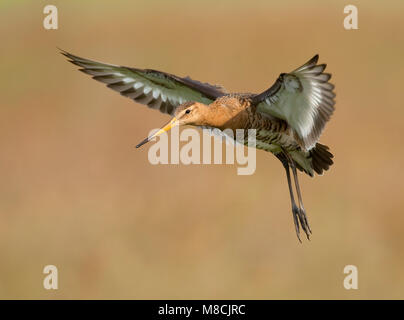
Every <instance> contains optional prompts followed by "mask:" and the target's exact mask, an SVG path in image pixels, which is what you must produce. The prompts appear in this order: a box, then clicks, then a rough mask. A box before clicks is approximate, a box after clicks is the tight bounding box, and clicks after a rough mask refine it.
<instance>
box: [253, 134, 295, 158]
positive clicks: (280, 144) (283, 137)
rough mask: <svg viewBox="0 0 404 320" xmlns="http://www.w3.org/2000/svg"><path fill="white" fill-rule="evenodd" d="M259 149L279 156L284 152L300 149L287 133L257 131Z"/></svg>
mask: <svg viewBox="0 0 404 320" xmlns="http://www.w3.org/2000/svg"><path fill="white" fill-rule="evenodd" d="M256 147H257V149H262V150H265V151H268V152H272V153H274V154H277V153H279V152H281V151H282V149H283V150H287V151H294V150H297V149H298V147H299V146H298V145H297V143H296V142H295V141H294V140H293V139H292V138H291V137H290V136H289V135H288V134H286V133H280V132H273V131H268V130H265V129H259V130H257V146H256Z"/></svg>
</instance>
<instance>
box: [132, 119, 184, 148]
mask: <svg viewBox="0 0 404 320" xmlns="http://www.w3.org/2000/svg"><path fill="white" fill-rule="evenodd" d="M179 124H180V122H179V121H178V119H177V118H175V117H174V118H172V119H171V121H170V122H169V123H167V124H166V125H165V126H164V127H162V128H161V129H160V130H159V131H157V132H156V133H155V134H153V135H151V136H150V137H147V138H146V139H144V140H143V141H142V142H141V143H139V144H138V145H137V146H136V148H139V147H141V146H143V145H144V144H145V143H147V142H149V141H150V140H152V139H153V138H155V137H157V136H159V135H160V134H162V133H164V132H166V131H168V130H170V129H171V128H174V127H176V126H178V125H179Z"/></svg>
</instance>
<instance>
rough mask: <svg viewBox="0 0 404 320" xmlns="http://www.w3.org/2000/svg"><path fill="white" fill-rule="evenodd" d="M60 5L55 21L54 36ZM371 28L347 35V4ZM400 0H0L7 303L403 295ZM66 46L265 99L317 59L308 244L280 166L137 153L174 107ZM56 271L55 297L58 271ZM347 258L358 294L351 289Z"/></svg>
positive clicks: (2, 257)
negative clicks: (103, 74) (317, 152)
mask: <svg viewBox="0 0 404 320" xmlns="http://www.w3.org/2000/svg"><path fill="white" fill-rule="evenodd" d="M47 4H53V5H56V7H57V8H58V13H59V29H58V30H45V29H44V27H43V19H44V17H45V14H43V8H44V7H45V6H46V5H47ZM348 4H354V5H356V6H357V8H358V15H359V30H345V29H344V27H343V21H344V18H345V16H346V14H344V6H345V5H348ZM403 9H404V3H403V2H402V1H386V2H380V1H368V0H366V1H348V2H346V1H333V2H331V1H329V2H324V1H304V2H302V1H297V0H296V1H286V0H285V1H277V2H275V1H252V0H251V1H185V0H183V1H181V0H174V1H113V2H112V1H86V2H82V1H60V0H54V1H52V2H51V3H50V2H48V1H35V2H34V1H18V2H17V1H11V0H2V1H1V2H0V38H1V39H2V49H1V50H0V70H1V78H0V86H1V102H0V106H1V109H0V148H1V151H0V152H1V153H0V154H1V157H0V177H1V179H0V298H3V299H11V298H17V299H26V298H35V299H36V298H47V299H66V298H68V299H75V298H77V299H86V298H92V299H99V298H101V299H104V298H111V299H118V298H120V299H148V298H154V299H179V298H180V299H197V298H198V299H205V298H212V299H217V298H221V299H227V298H231V299H235V298H239V299H285V298H289V299H301V298H304V299H314V298H319V299H331V298H336V299H358V298H370V299H376V298H380V299H387V298H393V299H397V298H404V271H403V270H404V250H403V246H404V232H403V231H404V211H403V207H404V197H403V179H404V173H403V170H402V164H403V162H404V149H403V147H402V139H403V131H402V127H403V117H404V109H403V107H404V105H403V99H402V92H403V91H402V77H403V71H404V62H403V55H404V41H403V34H404V22H403V20H402V14H403ZM56 47H60V48H62V49H65V50H67V51H70V52H72V53H74V54H77V55H79V56H83V57H87V58H90V59H95V60H99V61H103V62H109V63H113V64H122V65H127V66H134V67H139V68H154V69H157V70H164V71H166V72H170V73H173V74H176V75H180V76H186V75H189V76H191V77H192V78H194V79H198V80H201V81H203V82H205V81H206V82H210V83H214V84H215V83H217V84H222V85H223V86H224V87H225V88H226V89H227V90H228V91H233V92H240V91H242V92H243V91H244V92H261V91H263V90H265V89H267V88H268V87H269V86H270V85H272V83H273V82H274V81H275V79H276V78H277V76H278V75H279V74H280V73H281V72H288V71H291V70H293V69H295V68H296V67H298V66H300V65H301V64H303V63H304V62H306V61H307V60H308V59H309V58H311V57H312V56H313V55H314V54H316V53H319V54H320V62H321V63H327V64H328V67H327V71H328V72H330V73H332V74H333V79H332V82H333V83H334V84H335V85H336V93H337V98H336V101H337V104H336V112H335V114H334V115H333V117H332V120H331V121H330V122H329V123H328V125H327V127H326V130H325V132H324V134H323V135H322V137H321V142H322V143H324V144H327V145H329V146H330V149H331V151H332V152H333V153H334V155H335V158H334V160H335V165H334V166H333V167H332V168H331V170H330V171H328V172H327V173H326V174H325V175H324V176H322V177H316V178H314V179H313V178H310V177H308V176H303V175H300V182H301V186H302V191H303V199H304V203H305V207H306V210H307V212H308V215H309V220H310V223H311V227H312V229H313V237H312V240H311V241H310V242H309V241H303V244H300V243H299V242H298V241H297V239H296V236H295V231H294V227H293V222H292V214H291V210H290V201H289V195H288V189H287V184H286V179H285V176H284V170H283V168H282V166H281V164H280V162H279V161H278V160H277V159H276V158H275V157H274V156H272V155H271V154H269V153H266V152H262V151H258V152H257V170H256V173H255V174H254V175H252V176H238V175H237V171H236V167H235V166H234V165H190V166H185V165H179V166H175V165H157V166H153V165H151V164H150V163H149V161H148V158H147V153H148V148H149V147H150V146H146V147H144V148H143V149H138V150H137V149H135V148H134V146H135V145H136V144H137V143H138V142H139V141H141V140H142V139H143V138H144V137H145V136H146V135H147V134H148V132H149V130H151V129H153V128H156V127H159V126H160V125H162V124H164V123H165V122H166V121H167V120H168V117H167V116H166V115H163V114H161V113H159V112H156V111H153V110H150V109H148V108H146V107H144V106H142V105H139V104H136V103H134V102H133V101H131V100H129V99H126V98H123V97H121V96H120V95H119V94H117V93H116V92H114V91H112V90H109V89H107V88H105V87H104V86H103V85H102V84H100V83H98V82H96V81H94V80H91V79H90V78H89V77H88V76H86V75H84V74H82V73H80V72H78V71H77V68H76V67H75V66H73V65H71V64H69V63H67V62H66V59H65V58H64V57H63V56H61V55H60V54H59V53H58V50H57V48H56ZM49 264H52V265H55V266H57V267H58V270H59V289H58V290H55V291H52V290H50V291H47V290H45V289H44V288H43V285H42V282H43V279H44V277H45V275H44V274H42V271H43V268H44V266H45V265H49ZM346 265H355V266H357V267H358V270H359V289H358V290H349V291H348V290H346V289H344V286H343V280H344V277H345V275H344V273H343V269H344V267H345V266H346Z"/></svg>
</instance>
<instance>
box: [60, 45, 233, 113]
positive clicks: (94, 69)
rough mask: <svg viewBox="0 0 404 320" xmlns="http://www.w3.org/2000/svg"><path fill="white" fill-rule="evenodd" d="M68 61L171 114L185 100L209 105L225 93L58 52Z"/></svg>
mask: <svg viewBox="0 0 404 320" xmlns="http://www.w3.org/2000/svg"><path fill="white" fill-rule="evenodd" d="M61 53H62V54H63V55H65V56H66V57H67V58H68V59H69V61H70V62H71V63H73V64H75V65H78V66H79V67H81V69H79V70H80V71H82V72H84V73H86V74H89V75H91V76H92V77H93V79H95V80H97V81H100V82H103V83H105V84H106V85H107V87H108V88H111V89H113V90H115V91H118V92H119V93H120V94H121V95H123V96H125V97H128V98H131V99H133V100H134V101H136V102H138V103H142V104H145V105H147V106H148V107H149V108H152V109H158V110H160V111H161V112H164V113H168V114H171V115H172V114H173V113H174V111H175V109H176V108H177V107H178V106H179V105H180V104H182V103H184V102H186V101H198V102H202V103H205V104H209V103H211V102H212V101H214V100H216V99H217V98H218V97H220V96H222V95H224V94H225V92H224V91H223V89H222V88H221V87H218V86H213V85H210V84H208V83H202V82H199V81H196V80H192V79H191V78H189V77H186V78H180V77H177V76H175V75H172V74H169V73H165V72H161V71H157V70H151V69H144V70H143V69H136V68H128V67H123V66H116V65H112V64H106V63H102V62H96V61H92V60H89V59H84V58H80V57H78V56H75V55H72V54H70V53H68V52H66V51H62V52H61Z"/></svg>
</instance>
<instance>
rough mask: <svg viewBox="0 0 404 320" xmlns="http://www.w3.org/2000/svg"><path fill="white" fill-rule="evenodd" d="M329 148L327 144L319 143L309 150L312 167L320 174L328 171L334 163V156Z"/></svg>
mask: <svg viewBox="0 0 404 320" xmlns="http://www.w3.org/2000/svg"><path fill="white" fill-rule="evenodd" d="M328 150H329V148H328V147H327V146H326V145H324V144H321V143H317V144H316V146H315V147H314V148H313V149H311V150H310V151H309V153H310V157H311V165H312V168H313V170H314V171H315V172H316V173H317V174H319V175H321V174H323V172H324V171H327V170H328V169H329V168H330V167H331V166H332V164H333V163H334V161H332V158H334V156H333V154H332V153H331V152H329V151H328Z"/></svg>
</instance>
